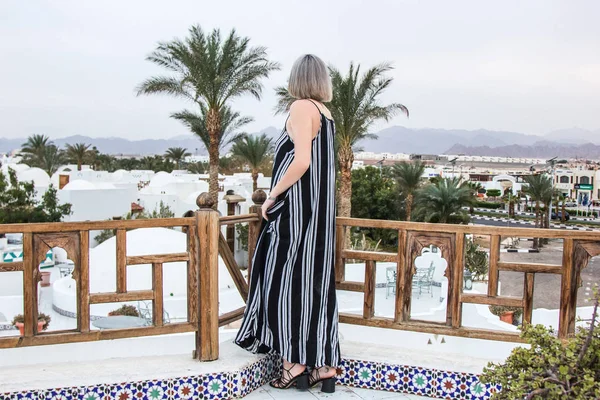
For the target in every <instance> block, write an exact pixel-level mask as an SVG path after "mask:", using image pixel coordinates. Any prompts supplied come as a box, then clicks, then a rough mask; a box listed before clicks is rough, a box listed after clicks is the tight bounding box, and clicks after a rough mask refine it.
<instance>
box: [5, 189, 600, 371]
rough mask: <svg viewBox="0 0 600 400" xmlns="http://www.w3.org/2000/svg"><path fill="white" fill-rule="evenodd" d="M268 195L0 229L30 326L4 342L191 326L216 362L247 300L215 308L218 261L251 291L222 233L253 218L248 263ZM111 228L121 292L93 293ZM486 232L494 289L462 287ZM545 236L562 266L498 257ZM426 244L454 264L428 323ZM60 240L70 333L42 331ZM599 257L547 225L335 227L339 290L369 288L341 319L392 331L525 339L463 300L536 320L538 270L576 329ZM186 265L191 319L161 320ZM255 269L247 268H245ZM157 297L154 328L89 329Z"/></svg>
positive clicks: (343, 223)
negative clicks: (45, 263)
mask: <svg viewBox="0 0 600 400" xmlns="http://www.w3.org/2000/svg"><path fill="white" fill-rule="evenodd" d="M265 198H266V195H265V193H264V192H263V191H262V190H258V191H257V192H255V193H254V194H253V196H252V200H253V201H254V203H255V204H254V205H253V206H251V207H250V213H249V214H245V215H236V216H226V217H220V216H219V213H218V212H217V211H215V210H214V209H213V208H212V206H213V203H212V201H211V200H210V197H209V196H208V194H206V193H203V194H201V195H200V196H199V197H198V200H197V204H198V206H199V210H198V211H196V212H195V213H193V214H189V215H192V216H188V217H185V218H168V219H144V220H118V221H98V222H73V223H71V222H63V223H50V224H13V225H0V233H22V234H23V254H24V255H23V261H22V262H12V263H0V279H1V275H2V274H1V273H2V272H11V271H21V272H22V273H23V303H24V316H25V329H24V335H23V336H9V337H0V349H2V348H13V347H22V346H37V345H49V344H60V343H73V342H85V341H95V340H105V339H120V338H129V337H138V336H150V335H161V334H170V333H181V332H195V334H196V348H195V350H194V357H195V358H197V359H199V360H203V361H209V360H215V359H217V358H218V354H219V338H218V329H219V326H223V325H226V324H229V323H231V322H234V321H236V320H238V319H240V318H241V317H242V315H243V312H244V307H242V308H239V309H237V310H232V311H229V312H227V313H224V314H222V315H219V309H218V305H219V291H218V288H219V285H218V263H219V257H221V259H222V260H223V262H224V264H225V266H226V267H227V269H228V271H229V273H230V274H231V276H232V278H233V281H234V283H235V285H236V287H237V289H238V291H239V293H240V295H241V296H242V298H243V299H244V301H246V300H247V298H248V283H247V281H246V279H245V278H244V276H243V275H242V271H241V269H240V268H239V267H238V265H237V263H236V261H235V258H234V253H233V252H232V250H231V248H230V245H229V244H228V242H227V240H226V239H225V237H224V236H223V234H222V229H221V227H222V226H224V225H231V224H238V223H248V224H249V234H248V265H250V264H251V262H250V261H251V259H252V256H253V254H254V249H255V245H256V240H257V237H258V232H259V228H260V224H261V221H262V217H261V214H260V205H261V204H262V203H263V202H264V200H265ZM153 227H164V228H173V227H181V228H182V230H183V231H184V232H186V234H187V248H186V251H185V252H182V253H175V254H152V255H144V256H129V255H128V254H127V252H126V240H127V236H126V232H127V230H131V229H140V228H153ZM349 227H361V228H383V229H391V230H396V231H397V233H398V247H397V251H396V252H393V253H392V252H372V251H358V250H351V249H345V248H344V243H345V237H344V236H345V232H346V231H347V229H348V228H349ZM103 229H114V230H115V231H116V272H117V273H116V291H115V292H111V293H90V275H89V235H90V231H96V230H103ZM468 234H475V235H489V236H490V238H491V241H490V262H489V283H488V292H487V293H485V294H469V293H463V290H462V285H463V271H464V258H465V235H468ZM532 236H535V237H539V238H560V239H563V257H562V263H561V264H556V265H549V264H531V263H514V262H510V263H509V262H501V261H500V242H501V237H532ZM429 245H435V246H437V247H438V248H439V249H441V252H442V254H443V258H445V259H446V261H447V263H448V267H447V269H446V277H447V278H448V295H447V307H446V320H445V322H430V321H421V320H414V319H412V318H411V315H410V314H411V302H412V293H411V291H412V279H413V271H414V267H415V265H414V263H415V257H416V256H417V255H419V254H420V253H421V250H422V249H423V248H424V247H426V246H429ZM54 247H62V248H64V249H65V250H66V251H67V254H68V257H69V258H70V259H71V260H73V262H74V264H75V269H74V272H73V278H74V280H75V282H76V285H77V290H76V293H77V315H76V319H77V327H76V329H73V330H64V331H44V332H38V331H37V323H36V321H37V317H38V309H37V304H38V303H37V299H38V282H39V281H40V280H41V274H40V271H39V269H38V265H39V263H40V262H41V261H42V260H44V259H45V255H46V252H47V251H48V250H49V249H51V248H54ZM598 254H600V232H579V231H565V230H547V229H525V228H501V227H487V226H467V225H441V224H424V223H410V222H400V221H387V220H368V219H355V218H340V217H338V218H337V226H336V282H337V288H338V289H339V290H348V291H354V292H362V293H364V301H363V313H362V315H354V314H344V313H341V314H340V322H343V323H349V324H356V325H365V326H375V327H383V328H391V329H398V330H406V331H414V332H426V333H438V334H446V335H455V336H463V337H469V338H479V339H493V340H504V341H520V338H519V336H518V334H516V333H511V332H506V331H495V330H483V329H475V328H469V327H465V326H463V325H462V305H463V304H471V303H474V304H484V305H503V306H513V307H522V308H523V310H524V314H523V320H524V321H525V322H531V318H532V312H533V291H534V280H535V274H538V273H550V274H556V275H557V276H559V277H560V279H561V284H560V291H561V300H560V319H559V331H558V334H559V336H560V337H563V338H564V337H567V336H568V335H569V334H571V333H573V332H574V329H575V314H576V305H577V289H578V287H579V285H580V282H581V271H582V269H583V268H585V267H586V265H587V263H588V261H589V259H590V258H591V257H592V256H596V255H598ZM347 259H358V260H364V261H365V280H364V282H352V281H346V280H345V268H346V264H345V263H346V261H345V260H347ZM173 262H186V263H187V310H188V311H187V314H188V315H187V321H185V322H178V323H168V324H167V323H165V321H164V319H163V311H164V310H163V308H164V306H163V272H164V270H165V269H168V268H169V265H168V264H169V263H173ZM377 262H392V263H395V265H396V273H397V277H398V279H397V281H396V294H395V296H396V297H395V312H394V316H393V318H385V317H375V316H374V314H375V313H374V311H375V287H376V283H375V273H376V268H377ZM140 264H150V265H151V268H152V288H151V289H149V290H136V291H129V290H127V267H128V266H130V265H140ZM500 271H516V272H521V273H523V274H524V277H525V278H524V290H523V294H524V295H523V297H522V298H514V297H505V296H499V295H498V281H499V273H500ZM249 272H250V271H248V273H249ZM141 300H145V301H152V303H153V307H152V310H153V315H152V326H147V327H139V328H127V329H110V330H93V329H90V305H93V304H102V303H114V302H132V301H141Z"/></svg>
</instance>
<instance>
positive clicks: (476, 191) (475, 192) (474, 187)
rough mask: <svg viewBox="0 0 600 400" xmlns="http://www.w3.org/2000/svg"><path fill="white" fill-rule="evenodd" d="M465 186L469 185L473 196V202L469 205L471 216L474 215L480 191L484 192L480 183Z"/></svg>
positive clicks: (469, 183)
mask: <svg viewBox="0 0 600 400" xmlns="http://www.w3.org/2000/svg"><path fill="white" fill-rule="evenodd" d="M467 185H469V187H470V188H471V190H472V191H473V196H475V200H474V201H473V202H472V203H471V204H470V205H469V214H471V215H473V214H474V213H475V203H476V202H477V200H478V199H479V197H478V196H477V195H478V194H479V193H480V191H481V190H483V191H484V192H485V189H483V185H481V182H467Z"/></svg>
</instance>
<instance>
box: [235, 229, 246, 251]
mask: <svg viewBox="0 0 600 400" xmlns="http://www.w3.org/2000/svg"><path fill="white" fill-rule="evenodd" d="M248 229H249V228H248V224H244V225H242V224H237V225H236V226H235V230H236V231H237V234H238V239H239V241H240V245H241V247H242V250H244V251H248Z"/></svg>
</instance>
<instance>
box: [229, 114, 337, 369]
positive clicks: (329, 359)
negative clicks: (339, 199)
mask: <svg viewBox="0 0 600 400" xmlns="http://www.w3.org/2000/svg"><path fill="white" fill-rule="evenodd" d="M315 106H316V105H315ZM317 108H318V107H317ZM319 113H320V114H321V128H320V130H319V133H318V134H317V136H316V137H315V138H314V139H313V141H312V152H311V160H310V167H309V168H308V170H307V171H306V173H305V174H304V175H303V176H302V178H300V180H298V181H297V182H296V183H295V184H293V185H292V186H291V187H290V188H289V189H287V190H286V191H285V192H283V193H282V194H281V195H279V196H278V198H277V199H276V202H275V204H273V206H271V208H270V209H269V210H268V212H267V214H268V216H269V220H268V221H266V220H264V219H263V221H262V225H261V229H260V233H259V236H258V241H257V245H256V252H255V253H254V257H253V259H252V270H251V276H250V293H249V296H248V303H247V306H246V311H245V313H244V318H243V321H242V325H241V328H240V330H239V332H238V334H237V336H236V338H235V343H237V344H238V345H240V346H241V347H243V348H245V349H247V350H250V351H252V352H254V353H266V352H270V351H274V352H276V353H277V354H280V355H281V356H282V357H283V358H285V359H286V360H288V361H290V362H292V363H301V364H305V365H308V366H311V367H315V366H316V367H320V366H323V365H328V366H337V365H338V363H339V361H340V349H339V337H338V307H337V299H336V293H335V277H334V261H335V214H336V204H335V154H334V135H335V126H334V123H333V121H332V120H330V119H328V118H327V117H326V116H325V115H324V114H323V113H321V111H320V110H319ZM293 159H294V143H293V142H292V140H291V139H290V137H289V135H288V133H287V130H286V129H285V128H284V129H283V132H282V133H281V136H280V137H279V138H278V139H277V141H276V145H275V158H274V163H273V175H272V176H273V178H272V181H271V189H272V188H273V187H274V186H275V184H276V183H277V182H278V181H279V179H281V177H282V176H283V174H284V173H285V172H286V170H287V168H288V167H289V165H290V163H291V162H292V160H293Z"/></svg>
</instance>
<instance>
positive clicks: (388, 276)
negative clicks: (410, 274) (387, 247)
mask: <svg viewBox="0 0 600 400" xmlns="http://www.w3.org/2000/svg"><path fill="white" fill-rule="evenodd" d="M385 280H386V284H385V298H386V299H387V298H388V297H389V295H390V289H392V293H394V294H396V267H387V268H386V270H385Z"/></svg>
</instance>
